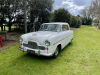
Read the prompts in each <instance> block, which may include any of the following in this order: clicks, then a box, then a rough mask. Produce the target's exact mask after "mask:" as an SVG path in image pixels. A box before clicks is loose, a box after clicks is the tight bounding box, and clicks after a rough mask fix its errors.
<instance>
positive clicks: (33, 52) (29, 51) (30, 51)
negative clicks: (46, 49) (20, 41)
mask: <svg viewBox="0 0 100 75" xmlns="http://www.w3.org/2000/svg"><path fill="white" fill-rule="evenodd" d="M27 52H28V53H31V54H35V51H32V50H27Z"/></svg>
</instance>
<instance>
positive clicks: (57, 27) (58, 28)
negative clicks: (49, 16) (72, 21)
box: [39, 24, 61, 32]
mask: <svg viewBox="0 0 100 75" xmlns="http://www.w3.org/2000/svg"><path fill="white" fill-rule="evenodd" d="M39 31H54V32H60V31H61V26H60V25H59V24H43V25H41V27H40V29H39Z"/></svg>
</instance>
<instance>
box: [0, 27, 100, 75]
mask: <svg viewBox="0 0 100 75" xmlns="http://www.w3.org/2000/svg"><path fill="white" fill-rule="evenodd" d="M18 47H19V45H16V46H14V47H12V48H10V49H8V50H4V51H2V52H0V75H100V31H99V30H97V29H96V28H95V27H91V26H82V27H81V29H79V30H76V31H75V32H74V40H73V43H72V44H71V45H70V46H67V47H66V48H64V50H63V51H62V52H61V54H60V55H59V56H58V57H57V58H56V59H52V58H46V57H38V56H34V55H28V54H27V53H23V52H21V51H19V50H18Z"/></svg>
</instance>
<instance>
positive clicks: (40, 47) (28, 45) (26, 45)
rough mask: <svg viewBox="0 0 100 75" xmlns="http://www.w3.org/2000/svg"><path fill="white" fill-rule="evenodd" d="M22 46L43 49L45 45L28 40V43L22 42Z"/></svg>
mask: <svg viewBox="0 0 100 75" xmlns="http://www.w3.org/2000/svg"><path fill="white" fill-rule="evenodd" d="M23 46H25V47H28V48H32V49H40V50H45V47H43V46H38V45H37V43H36V42H30V41H29V42H28V44H23Z"/></svg>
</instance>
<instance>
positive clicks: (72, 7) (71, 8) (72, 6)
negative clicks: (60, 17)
mask: <svg viewBox="0 0 100 75" xmlns="http://www.w3.org/2000/svg"><path fill="white" fill-rule="evenodd" d="M62 5H63V6H64V8H67V9H68V10H69V11H70V12H71V13H72V14H74V15H77V14H78V12H79V11H80V10H82V9H84V8H85V7H84V6H78V5H76V4H75V3H74V2H73V1H71V0H70V1H63V2H62Z"/></svg>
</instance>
